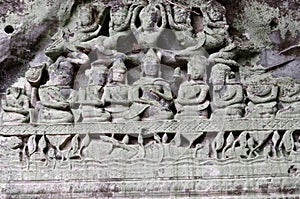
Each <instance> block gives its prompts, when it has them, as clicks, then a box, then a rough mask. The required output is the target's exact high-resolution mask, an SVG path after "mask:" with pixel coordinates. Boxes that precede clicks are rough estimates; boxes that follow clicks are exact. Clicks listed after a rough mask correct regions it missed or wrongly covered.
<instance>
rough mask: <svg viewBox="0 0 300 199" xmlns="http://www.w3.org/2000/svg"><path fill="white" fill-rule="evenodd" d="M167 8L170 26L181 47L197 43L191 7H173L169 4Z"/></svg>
mask: <svg viewBox="0 0 300 199" xmlns="http://www.w3.org/2000/svg"><path fill="white" fill-rule="evenodd" d="M166 8H167V12H168V13H167V14H168V22H169V25H170V28H171V30H172V31H173V32H174V34H175V36H176V39H177V41H178V42H179V44H180V45H181V47H182V48H187V47H189V46H193V45H195V43H196V42H197V41H196V40H195V38H194V37H193V28H192V25H191V19H190V11H189V9H188V8H184V7H181V6H177V5H174V6H173V7H171V6H167V7H166Z"/></svg>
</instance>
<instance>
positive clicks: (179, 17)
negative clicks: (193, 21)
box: [174, 6, 188, 23]
mask: <svg viewBox="0 0 300 199" xmlns="http://www.w3.org/2000/svg"><path fill="white" fill-rule="evenodd" d="M187 17H188V11H187V10H185V9H183V8H181V7H178V6H174V21H175V22H176V23H185V22H186V19H187Z"/></svg>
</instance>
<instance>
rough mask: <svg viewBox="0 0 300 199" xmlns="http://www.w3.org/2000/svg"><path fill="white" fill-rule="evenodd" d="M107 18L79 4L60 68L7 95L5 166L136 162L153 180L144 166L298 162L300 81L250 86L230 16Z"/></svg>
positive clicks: (199, 10) (138, 12)
mask: <svg viewBox="0 0 300 199" xmlns="http://www.w3.org/2000/svg"><path fill="white" fill-rule="evenodd" d="M108 10H109V8H105V7H104V6H103V5H101V4H100V3H99V4H96V3H80V4H78V6H77V7H76V9H75V10H74V12H73V14H72V16H71V17H70V20H69V22H66V24H64V26H63V27H61V28H59V30H58V32H57V33H56V34H55V35H54V36H53V37H52V39H53V40H54V42H53V43H51V44H50V45H49V47H48V48H47V49H46V50H45V54H46V55H47V56H48V57H49V58H50V59H51V61H50V62H49V63H41V64H40V65H39V66H35V67H30V68H29V70H28V71H27V72H26V81H27V82H26V81H25V79H24V81H23V82H16V84H14V85H12V86H11V87H10V88H8V89H7V93H6V97H5V98H4V99H2V100H1V102H2V103H1V104H2V111H1V126H0V132H1V136H0V138H3V139H4V138H6V137H9V138H11V140H9V141H8V142H7V143H6V144H3V146H4V148H5V150H8V149H9V150H10V153H9V154H8V156H9V157H5V158H6V159H5V160H9V159H10V158H11V159H13V161H14V162H15V161H17V159H16V157H17V155H16V153H17V154H19V160H18V161H19V162H21V164H22V166H23V167H22V168H24V169H25V168H26V169H28V170H30V169H31V168H32V167H33V165H38V166H41V167H42V166H44V167H47V168H48V167H49V168H50V167H52V168H65V167H66V166H67V167H68V168H69V169H70V170H71V169H72V168H80V167H81V166H82V165H85V164H86V165H89V164H93V166H95V165H96V166H99V165H100V166H103V165H104V166H107V165H108V166H111V168H112V170H113V169H116V168H117V167H118V166H115V165H114V164H126V165H132V164H135V163H136V165H138V166H136V167H137V168H139V169H140V170H141V171H140V172H141V173H143V174H145V173H146V174H147V175H148V173H147V172H148V171H145V170H143V169H142V166H141V165H143V164H151V165H152V166H153V168H162V167H163V168H166V166H165V165H167V166H174V165H175V166H179V165H181V164H182V165H185V164H186V165H188V164H189V161H193V162H194V163H195V165H196V166H195V167H197V168H198V167H199V168H200V167H202V166H207V165H217V166H220V165H229V164H231V163H232V164H235V165H242V166H245V165H247V164H250V163H251V164H256V163H257V165H258V166H257V165H256V166H257V167H255V168H258V167H260V166H259V164H266V162H267V163H268V161H269V162H272V163H273V162H275V163H279V162H280V161H287V162H297V161H299V159H300V158H299V151H300V149H299V148H300V141H299V140H300V132H299V129H300V126H299V124H298V119H299V114H300V107H298V106H299V105H298V104H299V103H300V101H299V100H300V98H299V91H300V86H299V82H296V81H295V80H292V79H288V78H275V77H272V76H271V75H270V74H269V73H268V71H267V70H266V69H261V68H259V67H257V66H253V68H252V69H253V71H254V72H253V71H252V72H253V73H250V72H249V73H248V74H247V75H249V77H245V76H246V75H244V76H243V74H241V71H242V70H244V69H243V67H244V66H243V65H242V64H240V63H239V60H238V58H237V57H238V56H237V51H238V49H237V46H236V44H235V43H234V41H233V38H231V37H230V35H229V32H228V27H229V26H228V24H227V22H226V18H225V8H224V7H223V6H221V5H220V4H219V3H217V2H216V1H209V2H203V5H199V6H198V7H193V6H191V5H187V6H186V7H185V6H180V5H174V4H171V3H168V1H163V2H161V1H150V2H149V3H146V2H140V1H134V2H127V3H125V5H124V7H121V8H118V9H116V10H114V11H112V10H110V12H108ZM196 19H197V20H199V21H198V24H196V25H195V23H192V22H195V20H196ZM200 22H202V23H200ZM103 27H104V29H105V28H106V30H103ZM73 32H74V33H73ZM80 72H81V73H80ZM83 74H84V75H83ZM80 75H82V76H80ZM79 77H80V78H79ZM291 118H292V120H290V119H291ZM21 123H25V124H22V125H21V126H20V127H17V126H15V125H16V124H21ZM26 123H27V124H26ZM1 147H2V145H1ZM1 147H0V148H1ZM2 148H3V147H2ZM3 150H4V149H3ZM187 162H188V163H187ZM91 167H92V166H91ZM293 169H295V168H292V170H293ZM152 171H153V173H155V172H158V171H156V170H155V169H152V170H151V172H152ZM293 171H294V170H293ZM294 173H296V171H295V172H294ZM146 174H145V175H146ZM149 175H150V174H149ZM153 175H154V174H153ZM199 175H200V174H199ZM201 175H202V176H204V174H201ZM241 175H242V174H241ZM294 175H297V176H298V175H299V174H298V173H297V174H294ZM129 176H130V175H129Z"/></svg>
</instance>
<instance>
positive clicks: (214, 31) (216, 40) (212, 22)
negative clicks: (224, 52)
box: [203, 1, 230, 49]
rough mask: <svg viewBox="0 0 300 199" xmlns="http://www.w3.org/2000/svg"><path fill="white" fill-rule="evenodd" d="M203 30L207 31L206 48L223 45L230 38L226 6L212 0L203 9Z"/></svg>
mask: <svg viewBox="0 0 300 199" xmlns="http://www.w3.org/2000/svg"><path fill="white" fill-rule="evenodd" d="M203 26H204V29H203V32H204V33H205V43H204V48H205V49H215V48H220V47H223V46H224V45H226V44H227V43H228V41H229V40H230V38H229V34H228V31H227V29H228V27H229V26H228V25H227V22H226V18H225V8H224V7H223V6H222V5H221V4H219V3H216V2H215V1H210V2H208V4H207V5H206V6H205V8H204V9H203Z"/></svg>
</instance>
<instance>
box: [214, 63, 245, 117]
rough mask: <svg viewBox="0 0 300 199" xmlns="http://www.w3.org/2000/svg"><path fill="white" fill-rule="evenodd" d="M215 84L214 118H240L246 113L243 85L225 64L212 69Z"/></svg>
mask: <svg viewBox="0 0 300 199" xmlns="http://www.w3.org/2000/svg"><path fill="white" fill-rule="evenodd" d="M211 82H212V83H213V113H212V116H211V117H212V118H240V117H242V116H243V112H244V107H245V105H244V94H243V88H242V85H241V84H240V83H239V82H238V81H237V80H236V77H235V73H234V72H232V71H231V68H230V67H229V66H227V65H225V64H216V65H214V66H213V67H212V72H211Z"/></svg>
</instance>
